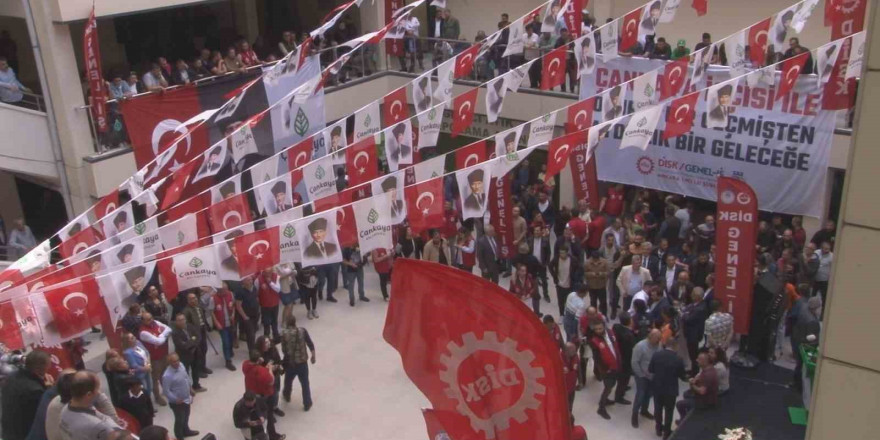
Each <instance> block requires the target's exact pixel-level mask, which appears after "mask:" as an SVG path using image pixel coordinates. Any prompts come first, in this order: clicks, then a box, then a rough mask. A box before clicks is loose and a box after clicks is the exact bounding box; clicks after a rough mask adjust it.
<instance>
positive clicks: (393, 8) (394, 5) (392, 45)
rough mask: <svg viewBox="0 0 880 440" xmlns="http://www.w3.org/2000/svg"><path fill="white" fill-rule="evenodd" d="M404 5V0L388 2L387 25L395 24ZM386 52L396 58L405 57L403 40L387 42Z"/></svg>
mask: <svg viewBox="0 0 880 440" xmlns="http://www.w3.org/2000/svg"><path fill="white" fill-rule="evenodd" d="M404 3H405V1H404V0H387V1H386V2H385V24H386V25H388V24H390V23H392V22H394V13H396V12H397V10H398V9H400V8H402V7H403V6H404ZM438 37H439V35H438ZM385 51H386V52H388V55H392V56H396V57H399V56H403V39H402V38H401V39H388V40H385Z"/></svg>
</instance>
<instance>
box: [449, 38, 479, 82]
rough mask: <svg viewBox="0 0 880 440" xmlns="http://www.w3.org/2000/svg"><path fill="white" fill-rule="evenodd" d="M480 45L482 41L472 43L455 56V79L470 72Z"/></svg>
mask: <svg viewBox="0 0 880 440" xmlns="http://www.w3.org/2000/svg"><path fill="white" fill-rule="evenodd" d="M482 46H483V44H482V43H474V44H473V45H472V46H471V47H469V48H467V49H465V50H464V52H462V53H460V54H458V56H456V57H455V79H459V78H462V77H465V76H468V75H470V74H471V72H472V71H473V70H474V61H476V58H477V54H478V53H480V48H481V47H482Z"/></svg>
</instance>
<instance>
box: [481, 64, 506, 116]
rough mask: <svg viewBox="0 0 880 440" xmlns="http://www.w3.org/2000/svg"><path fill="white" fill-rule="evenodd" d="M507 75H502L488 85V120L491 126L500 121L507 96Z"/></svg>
mask: <svg viewBox="0 0 880 440" xmlns="http://www.w3.org/2000/svg"><path fill="white" fill-rule="evenodd" d="M506 83H507V75H501V76H499V77H497V78H495V79H494V80H492V81H491V82H489V84H487V85H486V120H487V121H488V122H489V123H490V124H491V123H494V122H495V121H497V120H498V117H499V116H500V115H501V109H502V107H503V106H504V97H505V96H506V95H507V85H506Z"/></svg>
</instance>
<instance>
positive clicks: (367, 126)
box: [354, 101, 382, 143]
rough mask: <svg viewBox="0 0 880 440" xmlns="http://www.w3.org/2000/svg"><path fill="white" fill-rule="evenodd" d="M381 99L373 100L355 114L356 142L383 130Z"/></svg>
mask: <svg viewBox="0 0 880 440" xmlns="http://www.w3.org/2000/svg"><path fill="white" fill-rule="evenodd" d="M380 114H381V113H380V107H379V101H373V102H371V103H370V104H368V105H367V106H366V107H363V108H361V109H360V110H358V111H357V113H355V114H354V143H358V142H360V141H362V140H364V139H366V138H368V137H370V136H373V135H375V134H376V133H378V132H380V131H382V119H381V116H379V115H380Z"/></svg>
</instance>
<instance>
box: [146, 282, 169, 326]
mask: <svg viewBox="0 0 880 440" xmlns="http://www.w3.org/2000/svg"><path fill="white" fill-rule="evenodd" d="M144 310H146V311H147V312H150V314H151V315H153V319H155V320H156V321H159V322H161V323H162V324H165V325H168V322H169V319H170V318H171V305H170V304H168V300H166V299H165V294H164V293H162V292H160V291H159V289H158V288H157V287H156V286H155V285H151V286H150V287H149V288H147V298H146V300H145V301H144Z"/></svg>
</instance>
